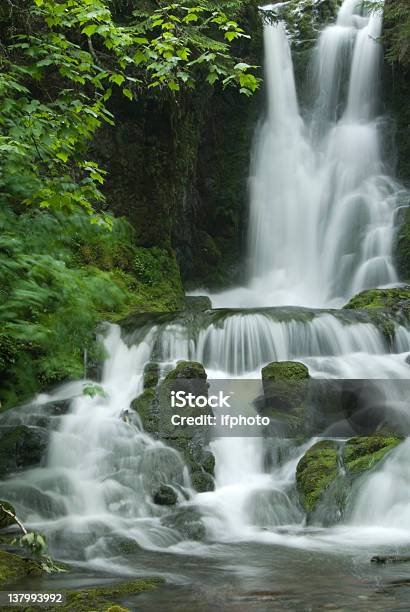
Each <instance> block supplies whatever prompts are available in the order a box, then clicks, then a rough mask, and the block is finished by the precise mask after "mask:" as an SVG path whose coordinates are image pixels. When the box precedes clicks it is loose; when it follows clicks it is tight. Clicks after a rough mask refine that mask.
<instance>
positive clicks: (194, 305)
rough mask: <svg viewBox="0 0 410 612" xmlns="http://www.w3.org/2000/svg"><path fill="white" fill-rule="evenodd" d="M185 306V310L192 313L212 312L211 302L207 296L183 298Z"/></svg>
mask: <svg viewBox="0 0 410 612" xmlns="http://www.w3.org/2000/svg"><path fill="white" fill-rule="evenodd" d="M185 305H186V310H188V311H192V312H204V311H206V310H212V302H211V299H210V298H209V297H208V296H207V295H188V296H186V298H185Z"/></svg>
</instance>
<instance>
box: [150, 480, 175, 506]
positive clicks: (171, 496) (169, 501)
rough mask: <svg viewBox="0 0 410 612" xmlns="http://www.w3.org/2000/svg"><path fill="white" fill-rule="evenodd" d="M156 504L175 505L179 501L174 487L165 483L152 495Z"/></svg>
mask: <svg viewBox="0 0 410 612" xmlns="http://www.w3.org/2000/svg"><path fill="white" fill-rule="evenodd" d="M152 499H153V501H154V504H157V505H158V506H175V504H176V503H177V501H178V495H177V494H176V493H175V491H174V489H173V488H172V487H169V486H168V485H163V486H162V487H160V488H159V489H158V490H157V491H155V493H154V495H153V496H152Z"/></svg>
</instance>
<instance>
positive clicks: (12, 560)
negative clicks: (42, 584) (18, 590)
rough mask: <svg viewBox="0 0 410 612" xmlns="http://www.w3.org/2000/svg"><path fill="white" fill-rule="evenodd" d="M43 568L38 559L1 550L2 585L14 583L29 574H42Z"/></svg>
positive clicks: (0, 577)
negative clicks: (34, 559)
mask: <svg viewBox="0 0 410 612" xmlns="http://www.w3.org/2000/svg"><path fill="white" fill-rule="evenodd" d="M42 573H43V570H42V569H41V566H40V564H39V563H37V562H36V561H33V560H31V559H26V558H24V557H20V556H19V555H14V554H12V553H8V552H4V551H0V585H5V584H9V583H13V582H15V581H16V580H19V579H22V578H25V577H27V576H41V575H42Z"/></svg>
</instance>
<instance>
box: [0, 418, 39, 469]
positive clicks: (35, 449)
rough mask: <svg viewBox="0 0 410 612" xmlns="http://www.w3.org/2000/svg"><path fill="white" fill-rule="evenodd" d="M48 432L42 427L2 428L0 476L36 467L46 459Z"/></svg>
mask: <svg viewBox="0 0 410 612" xmlns="http://www.w3.org/2000/svg"><path fill="white" fill-rule="evenodd" d="M48 436H49V434H48V432H47V430H45V429H43V428H40V427H27V426H26V425H17V426H16V427H2V428H0V474H1V475H2V476H3V477H4V475H6V474H7V473H10V472H14V471H16V470H19V469H25V468H28V467H34V466H37V465H39V464H40V463H41V461H42V460H43V459H44V457H45V455H46V452H47V446H48Z"/></svg>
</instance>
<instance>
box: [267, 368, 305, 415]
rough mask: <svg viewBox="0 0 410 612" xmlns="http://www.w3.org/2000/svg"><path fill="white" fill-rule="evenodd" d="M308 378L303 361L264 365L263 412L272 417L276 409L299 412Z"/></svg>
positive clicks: (301, 407)
mask: <svg viewBox="0 0 410 612" xmlns="http://www.w3.org/2000/svg"><path fill="white" fill-rule="evenodd" d="M309 379H310V374H309V370H308V368H307V367H306V366H305V365H304V364H303V363H299V362H296V361H276V362H273V363H270V364H268V365H267V366H265V367H264V368H263V369H262V383H263V392H264V400H265V402H264V407H263V409H262V412H263V414H264V415H266V416H272V417H273V416H274V414H276V413H277V412H278V411H279V412H285V413H288V412H293V413H294V412H296V413H299V412H300V411H301V410H302V409H303V401H304V399H305V398H306V393H307V384H308V381H309Z"/></svg>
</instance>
